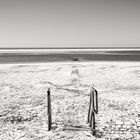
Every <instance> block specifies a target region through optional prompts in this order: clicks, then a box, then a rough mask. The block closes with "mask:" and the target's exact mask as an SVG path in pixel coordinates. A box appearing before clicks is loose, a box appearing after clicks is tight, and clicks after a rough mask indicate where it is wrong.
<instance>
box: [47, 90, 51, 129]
mask: <svg viewBox="0 0 140 140" xmlns="http://www.w3.org/2000/svg"><path fill="white" fill-rule="evenodd" d="M47 115H48V131H50V130H51V125H52V114H51V92H50V88H49V89H48V91H47Z"/></svg>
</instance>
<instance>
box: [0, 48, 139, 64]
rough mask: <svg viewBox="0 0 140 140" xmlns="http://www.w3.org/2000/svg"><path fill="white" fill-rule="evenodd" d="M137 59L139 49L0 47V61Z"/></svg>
mask: <svg viewBox="0 0 140 140" xmlns="http://www.w3.org/2000/svg"><path fill="white" fill-rule="evenodd" d="M65 61H81V62H85V61H138V62H140V49H139V48H137V49H1V50H0V63H24V62H25V63H30V62H34V63H36V62H37V63H38V62H65Z"/></svg>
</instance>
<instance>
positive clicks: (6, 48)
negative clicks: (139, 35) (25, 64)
mask: <svg viewBox="0 0 140 140" xmlns="http://www.w3.org/2000/svg"><path fill="white" fill-rule="evenodd" d="M8 49H9V50H10V49H13V50H14V49H18V50H20V49H27V50H28V49H52V50H53V49H140V47H81V48H80V47H20V48H19V47H0V50H8Z"/></svg>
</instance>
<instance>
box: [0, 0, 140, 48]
mask: <svg viewBox="0 0 140 140" xmlns="http://www.w3.org/2000/svg"><path fill="white" fill-rule="evenodd" d="M67 46H68V47H71V46H72V47H81V46H82V47H86V46H91V47H92V46H93V47H97V46H98V47H100V46H102V47H103V46H107V47H108V46H109V47H113V46H114V47H116V46H117V47H121V46H122V47H125V46H126V47H128V46H130V47H131V46H132V47H140V0H0V47H67Z"/></svg>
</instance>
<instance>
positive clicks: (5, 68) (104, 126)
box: [0, 61, 140, 140]
mask: <svg viewBox="0 0 140 140" xmlns="http://www.w3.org/2000/svg"><path fill="white" fill-rule="evenodd" d="M73 67H74V68H75V69H77V70H78V72H79V76H78V77H77V79H76V80H75V81H74V80H73V79H72V78H73V77H72V74H71V73H72V69H73ZM0 77H1V78H0V88H1V90H0V95H1V96H0V126H1V129H0V139H1V140H8V139H11V140H16V139H17V140H57V139H63V140H66V139H72V140H85V139H86V140H93V139H110V138H111V139H123V140H124V139H140V110H139V108H140V102H139V101H140V93H139V91H140V86H139V83H140V63H139V62H124V61H121V62H116V61H113V62H100V61H99V62H59V63H58V62H53V63H51V62H48V63H43V62H42V63H25V62H24V63H20V64H17V63H16V64H0ZM92 86H94V88H95V89H96V90H97V91H98V98H99V103H98V104H99V113H98V114H97V115H96V131H97V133H96V137H94V136H92V134H91V130H90V128H89V125H88V124H87V115H88V107H89V93H90V89H91V87H92ZM48 88H50V91H51V99H52V101H51V104H52V130H51V131H48V130H47V126H48V120H47V90H48Z"/></svg>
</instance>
